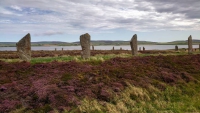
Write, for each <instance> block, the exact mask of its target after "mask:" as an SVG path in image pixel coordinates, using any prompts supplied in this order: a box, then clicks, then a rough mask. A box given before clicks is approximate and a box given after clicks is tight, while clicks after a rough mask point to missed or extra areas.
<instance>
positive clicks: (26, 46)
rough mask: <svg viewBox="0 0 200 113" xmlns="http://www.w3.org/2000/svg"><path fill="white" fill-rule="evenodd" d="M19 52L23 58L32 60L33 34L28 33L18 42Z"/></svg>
mask: <svg viewBox="0 0 200 113" xmlns="http://www.w3.org/2000/svg"><path fill="white" fill-rule="evenodd" d="M16 47H17V54H18V56H19V58H20V59H21V60H24V61H30V60H31V35H30V34H29V33H28V34H27V35H26V36H24V37H23V38H22V39H21V40H20V41H19V42H18V43H16Z"/></svg>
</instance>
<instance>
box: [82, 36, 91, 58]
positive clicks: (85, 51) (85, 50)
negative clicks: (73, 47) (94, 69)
mask: <svg viewBox="0 0 200 113" xmlns="http://www.w3.org/2000/svg"><path fill="white" fill-rule="evenodd" d="M80 44H81V48H82V52H81V57H82V58H84V59H88V58H90V35H89V34H88V33H86V34H83V35H81V36H80Z"/></svg>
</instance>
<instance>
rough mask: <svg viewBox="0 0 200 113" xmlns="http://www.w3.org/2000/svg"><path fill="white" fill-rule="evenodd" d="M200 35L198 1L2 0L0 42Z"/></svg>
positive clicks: (163, 39) (166, 38) (164, 38)
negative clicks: (88, 36)
mask: <svg viewBox="0 0 200 113" xmlns="http://www.w3.org/2000/svg"><path fill="white" fill-rule="evenodd" d="M27 33H30V34H31V41H32V42H37V41H64V42H75V41H79V38H80V35H82V34H84V33H89V34H90V36H91V40H125V41H129V40H130V39H131V38H132V36H133V35H134V34H137V37H138V40H139V41H155V42H170V41H175V40H187V39H188V37H189V35H192V38H193V39H200V0H0V42H17V41H19V40H20V39H21V38H23V37H24V36H25V35H26V34H27Z"/></svg>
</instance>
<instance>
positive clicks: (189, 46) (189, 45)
mask: <svg viewBox="0 0 200 113" xmlns="http://www.w3.org/2000/svg"><path fill="white" fill-rule="evenodd" d="M191 53H192V36H191V35H190V36H189V38H188V54H191Z"/></svg>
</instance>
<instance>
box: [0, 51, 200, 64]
mask: <svg viewBox="0 0 200 113" xmlns="http://www.w3.org/2000/svg"><path fill="white" fill-rule="evenodd" d="M193 54H199V51H195V52H193ZM159 55H162V56H168V55H188V52H187V51H183V50H180V51H176V52H168V53H156V54H155V53H148V54H147V53H140V52H138V55H136V56H139V57H145V56H159ZM115 57H122V58H129V57H132V55H131V54H127V53H121V54H106V55H102V54H97V55H95V56H91V57H90V59H82V58H81V56H70V55H64V56H54V57H36V58H32V59H31V64H36V63H48V62H52V61H58V62H69V61H77V62H88V61H89V62H93V61H97V62H102V61H105V60H109V59H111V58H115ZM0 60H2V61H5V62H20V61H21V60H20V59H0Z"/></svg>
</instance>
